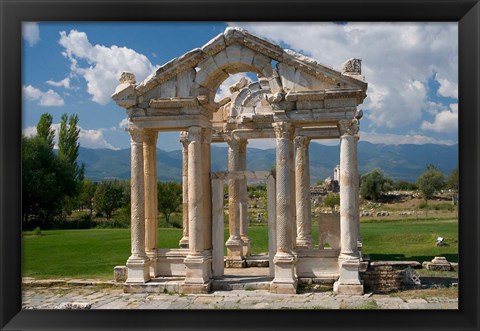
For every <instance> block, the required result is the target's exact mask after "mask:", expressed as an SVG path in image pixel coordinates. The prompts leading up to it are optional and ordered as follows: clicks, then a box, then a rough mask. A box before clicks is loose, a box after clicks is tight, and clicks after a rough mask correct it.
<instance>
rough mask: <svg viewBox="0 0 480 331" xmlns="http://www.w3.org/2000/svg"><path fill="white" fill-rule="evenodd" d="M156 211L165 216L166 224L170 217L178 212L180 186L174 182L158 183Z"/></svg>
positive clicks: (180, 199) (180, 197) (180, 200)
mask: <svg viewBox="0 0 480 331" xmlns="http://www.w3.org/2000/svg"><path fill="white" fill-rule="evenodd" d="M157 187H158V210H159V211H160V212H161V213H162V214H163V215H164V216H165V221H166V222H167V224H168V223H169V222H170V216H171V215H172V213H174V212H178V211H179V210H180V206H181V203H182V185H181V184H179V183H176V182H158V183H157Z"/></svg>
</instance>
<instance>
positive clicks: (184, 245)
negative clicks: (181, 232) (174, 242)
mask: <svg viewBox="0 0 480 331" xmlns="http://www.w3.org/2000/svg"><path fill="white" fill-rule="evenodd" d="M178 246H179V247H180V248H188V237H186V236H183V237H182V239H180V241H179V242H178Z"/></svg>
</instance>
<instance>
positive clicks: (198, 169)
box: [188, 126, 206, 256]
mask: <svg viewBox="0 0 480 331" xmlns="http://www.w3.org/2000/svg"><path fill="white" fill-rule="evenodd" d="M202 161H203V160H202V128H201V127H198V126H193V127H190V128H189V129H188V234H189V236H188V248H189V253H188V254H189V256H200V255H202V252H203V240H202V220H203V199H205V198H206V197H204V196H203V188H202V184H203V183H202Z"/></svg>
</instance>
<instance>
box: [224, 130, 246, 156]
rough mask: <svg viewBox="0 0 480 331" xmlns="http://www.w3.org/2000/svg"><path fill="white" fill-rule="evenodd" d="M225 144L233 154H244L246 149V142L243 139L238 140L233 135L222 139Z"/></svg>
mask: <svg viewBox="0 0 480 331" xmlns="http://www.w3.org/2000/svg"><path fill="white" fill-rule="evenodd" d="M224 139H225V142H226V143H227V144H228V147H230V149H232V150H233V151H235V152H239V153H242V152H245V151H246V149H247V144H248V141H247V139H245V138H239V137H237V136H235V135H234V134H227V135H225V137H224Z"/></svg>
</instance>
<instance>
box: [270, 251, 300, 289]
mask: <svg viewBox="0 0 480 331" xmlns="http://www.w3.org/2000/svg"><path fill="white" fill-rule="evenodd" d="M295 262H296V260H295V256H293V255H292V254H288V253H277V254H275V257H274V258H273V263H274V264H275V278H274V279H273V281H272V282H271V283H270V292H271V293H278V294H295V293H297V284H298V281H297V277H296V274H295Z"/></svg>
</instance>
